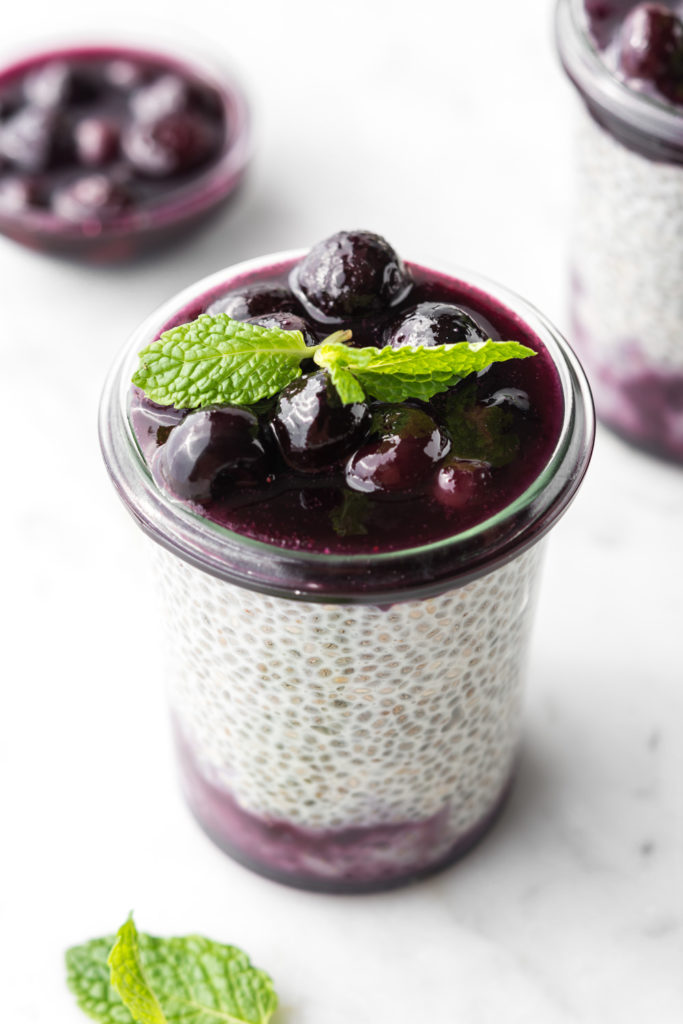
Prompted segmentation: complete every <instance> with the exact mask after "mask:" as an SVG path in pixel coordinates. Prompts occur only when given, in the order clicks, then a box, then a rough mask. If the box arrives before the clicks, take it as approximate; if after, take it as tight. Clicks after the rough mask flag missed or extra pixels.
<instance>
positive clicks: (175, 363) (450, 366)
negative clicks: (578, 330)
mask: <svg viewBox="0 0 683 1024" xmlns="http://www.w3.org/2000/svg"><path fill="white" fill-rule="evenodd" d="M350 338H351V332H350V331H337V332H336V333H334V334H332V335H330V337H329V338H326V339H325V340H324V341H322V342H321V343H320V344H319V345H313V346H308V347H307V346H306V343H305V342H304V339H303V335H302V334H301V332H300V331H282V330H280V329H278V328H271V327H261V326H258V325H256V324H248V323H242V322H241V321H237V320H232V319H231V318H230V317H229V316H227V315H226V314H225V313H220V314H218V315H217V316H208V315H206V314H204V315H202V316H200V317H198V318H197V319H196V320H194V321H192V323H189V324H181V325H180V326H179V327H174V328H172V329H171V330H170V331H165V332H164V334H162V335H161V337H160V338H158V339H157V340H156V341H153V342H152V343H151V345H148V346H147V348H145V349H143V350H142V352H140V365H139V367H138V369H137V371H136V372H135V374H134V375H133V383H134V384H135V385H137V387H139V388H141V389H142V391H144V393H145V395H146V396H147V398H149V399H151V401H153V402H156V403H157V404H159V405H173V406H175V407H176V408H177V409H198V408H203V407H204V406H207V405H253V404H254V403H256V402H259V401H261V400H262V399H264V398H270V397H271V396H272V395H276V394H277V393H278V392H279V391H281V390H282V389H283V388H284V387H286V386H287V384H289V383H291V381H293V380H295V379H296V378H297V377H299V376H300V375H301V363H302V361H303V360H304V359H310V358H313V359H314V360H315V362H316V363H317V365H318V366H319V367H321V369H324V370H327V372H328V373H329V375H330V378H331V380H332V383H333V384H334V386H335V388H336V389H337V391H338V393H339V397H340V398H341V400H342V402H343V403H344V404H345V405H348V404H349V403H351V402H361V401H363V399H364V398H365V397H366V395H369V396H371V397H372V398H376V399H378V400H379V401H381V402H402V401H404V400H405V399H407V398H421V399H423V400H427V399H429V398H431V397H432V396H433V395H436V394H438V393H439V392H441V391H447V390H448V388H450V387H452V386H453V385H454V384H457V382H458V381H459V380H461V379H462V378H463V377H466V376H467V375H468V374H470V373H473V372H475V371H478V370H483V369H485V368H486V367H487V366H490V365H491V364H492V363H497V362H503V361H505V360H508V359H525V358H527V357H528V356H533V355H535V352H534V351H533V349H530V348H527V347H526V346H525V345H520V344H519V343H518V342H516V341H491V340H489V341H482V342H476V343H472V344H470V343H469V342H466V341H462V342H457V343H456V344H454V345H437V346H434V347H433V348H424V347H419V348H412V347H409V346H403V347H401V348H391V347H390V346H386V347H385V348H382V349H378V348H374V347H372V346H368V347H366V348H351V347H349V346H348V345H346V344H344V342H346V341H348V340H349V339H350Z"/></svg>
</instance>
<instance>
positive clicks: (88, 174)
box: [0, 51, 229, 230]
mask: <svg viewBox="0 0 683 1024" xmlns="http://www.w3.org/2000/svg"><path fill="white" fill-rule="evenodd" d="M228 130H229V125H227V124H226V117H225V113H224V109H223V104H222V102H221V97H220V95H219V93H218V92H217V91H216V90H215V89H214V88H213V87H212V86H210V85H208V84H207V83H205V82H203V81H200V80H199V79H197V78H195V77H194V75H193V73H191V72H189V71H188V72H183V73H180V72H178V71H176V70H172V69H170V68H169V67H168V66H167V65H166V64H164V63H163V60H162V58H158V59H157V58H156V57H146V56H143V55H131V57H130V59H123V58H117V57H115V56H113V55H111V56H108V55H106V54H99V53H98V54H97V55H95V53H93V54H92V56H88V53H87V51H85V52H84V54H83V55H82V56H81V55H78V54H74V56H72V57H68V58H60V57H59V56H55V57H49V56H46V57H44V58H40V59H37V60H34V61H33V62H29V63H28V65H20V66H18V67H17V68H15V69H12V70H10V71H7V72H4V73H3V74H2V75H0V194H4V195H5V197H8V196H9V197H10V198H11V201H9V200H8V199H7V198H6V199H5V201H4V202H0V212H4V213H14V214H17V213H24V214H28V213H30V212H31V211H32V210H35V211H42V212H43V213H47V212H49V213H50V214H52V215H53V216H54V217H55V218H57V220H63V221H64V222H65V223H66V224H70V225H74V224H79V223H82V224H83V225H85V226H87V229H88V230H89V225H91V223H92V222H93V221H96V222H97V223H100V224H103V225H106V224H108V223H111V222H112V220H113V219H115V218H117V217H118V216H119V215H120V214H121V213H125V212H127V211H129V210H134V209H137V208H145V209H146V208H147V207H149V206H150V205H153V204H155V203H157V202H160V201H162V200H163V199H164V198H165V197H166V196H167V195H168V194H169V193H171V192H173V191H174V190H177V189H178V188H180V187H182V186H184V185H186V184H187V183H188V182H189V181H190V180H191V179H192V177H193V176H194V175H197V174H199V173H201V172H203V171H204V170H205V169H207V168H209V167H210V166H211V165H212V164H213V163H215V162H216V161H217V160H218V159H219V157H220V156H221V153H222V152H223V151H224V148H225V143H226V139H227V134H228ZM36 177H38V178H39V179H40V182H39V187H35V179H36ZM21 182H24V183H25V187H24V188H23V189H22V188H21V187H20V185H19V184H17V183H21ZM8 183H10V184H8Z"/></svg>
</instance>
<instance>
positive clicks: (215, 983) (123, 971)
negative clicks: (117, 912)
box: [66, 918, 277, 1024]
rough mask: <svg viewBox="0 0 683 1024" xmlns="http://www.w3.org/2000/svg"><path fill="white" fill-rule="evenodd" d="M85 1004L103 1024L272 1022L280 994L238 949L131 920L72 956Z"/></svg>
mask: <svg viewBox="0 0 683 1024" xmlns="http://www.w3.org/2000/svg"><path fill="white" fill-rule="evenodd" d="M66 963H67V982H68V984H69V987H70V988H71V990H72V991H73V992H74V994H75V996H76V999H77V1002H78V1005H79V1006H80V1007H81V1009H82V1010H84V1011H85V1013H87V1014H88V1015H89V1016H90V1017H93V1018H94V1019H95V1020H97V1021H99V1022H100V1024H268V1021H269V1020H270V1018H271V1017H272V1015H273V1013H274V1012H275V1009H276V1007H277V996H276V995H275V992H274V989H273V983H272V981H271V979H270V978H269V977H268V975H267V974H266V973H265V972H264V971H261V970H258V969H257V968H255V967H252V965H251V963H250V961H249V958H248V957H247V955H246V954H245V953H243V952H242V950H240V949H237V948H236V947H235V946H225V945H222V944H220V943H218V942H213V941H212V940H211V939H205V938H203V937H202V936H201V935H188V936H185V937H182V938H171V939H161V938H156V937H154V936H151V935H145V934H144V933H138V932H137V929H136V928H135V925H134V923H133V920H132V918H129V919H128V921H126V923H125V924H124V925H123V926H122V927H121V928H120V929H119V932H118V935H117V936H116V937H115V938H103V939H94V940H93V941H92V942H87V943H85V944H84V945H82V946H75V947H73V948H72V949H70V950H68V952H67V954H66Z"/></svg>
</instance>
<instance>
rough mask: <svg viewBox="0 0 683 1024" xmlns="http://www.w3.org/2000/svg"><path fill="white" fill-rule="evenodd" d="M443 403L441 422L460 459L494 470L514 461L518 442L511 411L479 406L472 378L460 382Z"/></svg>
mask: <svg viewBox="0 0 683 1024" xmlns="http://www.w3.org/2000/svg"><path fill="white" fill-rule="evenodd" d="M442 401H443V414H442V415H443V421H444V423H445V425H446V427H447V429H448V432H449V434H450V435H451V439H452V451H453V452H454V453H456V454H457V456H458V457H459V458H461V459H474V460H478V461H481V462H488V464H489V466H492V467H493V468H494V469H495V468H499V467H501V466H507V465H508V463H510V462H512V461H513V460H514V459H515V458H516V457H517V454H518V452H519V445H520V440H519V434H518V432H517V429H516V424H515V419H514V416H513V415H512V413H511V410H510V409H509V408H506V407H505V406H502V405H488V406H486V405H481V404H480V403H478V402H477V388H476V383H475V379H474V378H473V379H472V380H467V381H463V383H462V384H461V385H460V387H458V388H455V389H454V390H453V391H451V392H449V394H448V395H445V396H444V398H443V399H442Z"/></svg>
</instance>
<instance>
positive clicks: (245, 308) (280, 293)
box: [206, 282, 301, 320]
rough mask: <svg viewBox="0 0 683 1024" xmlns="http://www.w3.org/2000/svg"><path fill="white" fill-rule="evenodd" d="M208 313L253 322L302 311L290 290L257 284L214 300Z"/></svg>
mask: <svg viewBox="0 0 683 1024" xmlns="http://www.w3.org/2000/svg"><path fill="white" fill-rule="evenodd" d="M206 312H207V313H208V314H209V315H210V316H216V314H217V313H226V314H227V315H228V316H230V317H232V319H233V320H251V318H252V317H255V316H265V315H269V314H271V313H301V309H300V307H299V305H298V303H297V301H296V299H295V298H294V296H293V295H292V293H291V292H290V290H289V288H285V287H284V286H283V285H280V284H266V283H265V282H256V283H255V284H245V285H243V286H242V287H241V288H234V289H233V290H232V291H230V292H228V293H227V295H221V296H220V298H218V299H214V301H213V302H212V303H211V305H210V306H209V307H208V308H207V310H206Z"/></svg>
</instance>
